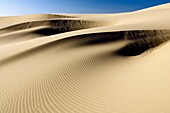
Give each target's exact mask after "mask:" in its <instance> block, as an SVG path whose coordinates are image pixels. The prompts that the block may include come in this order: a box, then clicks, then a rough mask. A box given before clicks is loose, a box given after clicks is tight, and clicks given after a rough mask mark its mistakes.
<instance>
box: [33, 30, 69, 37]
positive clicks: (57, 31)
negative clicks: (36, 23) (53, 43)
mask: <svg viewBox="0 0 170 113" xmlns="http://www.w3.org/2000/svg"><path fill="white" fill-rule="evenodd" d="M64 32H68V30H66V29H64V28H60V29H59V28H43V29H39V30H36V31H34V32H33V33H35V34H40V35H44V36H51V35H55V34H60V33H64Z"/></svg>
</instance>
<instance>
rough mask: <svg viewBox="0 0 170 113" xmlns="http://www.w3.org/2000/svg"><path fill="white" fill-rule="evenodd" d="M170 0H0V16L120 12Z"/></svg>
mask: <svg viewBox="0 0 170 113" xmlns="http://www.w3.org/2000/svg"><path fill="white" fill-rule="evenodd" d="M164 3H170V0H0V16H12V15H26V14H46V13H59V14H61V13H64V14H68V13H75V14H80V13H87V14H88V13H120V12H128V11H135V10H139V9H143V8H148V7H151V6H156V5H160V4H164Z"/></svg>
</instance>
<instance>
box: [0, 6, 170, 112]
mask: <svg viewBox="0 0 170 113" xmlns="http://www.w3.org/2000/svg"><path fill="white" fill-rule="evenodd" d="M169 13H170V4H164V5H161V6H156V7H153V8H148V9H144V10H140V11H135V12H129V13H120V14H94V15H90V14H89V15H88V14H84V15H81V14H74V15H73V14H67V15H66V14H65V15H64V14H63V15H57V14H41V15H25V16H15V17H0V81H1V82H0V113H169V112H170V82H169V81H170V71H169V67H170V61H169V55H170V49H169V48H170V43H169V40H170V23H169V20H170V16H169Z"/></svg>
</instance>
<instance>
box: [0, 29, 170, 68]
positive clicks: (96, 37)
mask: <svg viewBox="0 0 170 113" xmlns="http://www.w3.org/2000/svg"><path fill="white" fill-rule="evenodd" d="M49 30H51V29H47V31H46V30H45V31H38V32H41V33H44V34H47V35H49V34H54V33H55V32H56V31H55V30H52V32H51V31H50V33H49V32H48V31H49ZM46 32H47V33H46ZM57 32H58V31H57ZM134 32H135V33H136V32H142V33H143V34H144V35H141V36H140V35H137V36H136V35H133V34H134ZM129 34H130V35H129ZM132 36H135V38H134V37H132ZM169 39H170V30H147V31H144V30H140V31H120V32H107V33H94V34H86V35H79V36H74V37H69V38H65V39H61V40H57V41H53V42H50V43H47V44H44V45H42V46H38V47H36V48H33V49H30V50H27V51H24V52H21V53H19V54H16V55H14V56H10V57H8V58H6V59H4V60H2V61H0V66H1V65H3V64H7V63H9V62H11V61H15V60H19V59H20V58H24V57H29V55H33V54H37V53H38V52H40V51H44V50H47V49H50V48H52V47H59V46H60V45H63V44H66V43H70V42H71V43H73V45H69V46H68V47H65V48H63V50H62V51H64V50H69V49H75V48H80V47H86V46H87V47H88V46H90V45H96V44H99V45H100V44H106V43H110V42H115V43H116V42H118V41H122V40H130V41H132V42H130V43H128V44H127V45H125V46H124V47H122V48H120V49H118V50H117V51H113V53H114V55H120V56H137V55H140V54H142V53H143V52H145V51H147V50H149V49H150V48H154V47H157V46H159V45H161V44H163V43H165V42H167V41H168V40H169ZM113 44H114V43H113ZM109 54H110V53H109Z"/></svg>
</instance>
